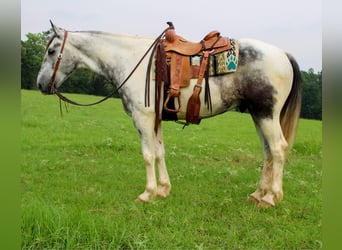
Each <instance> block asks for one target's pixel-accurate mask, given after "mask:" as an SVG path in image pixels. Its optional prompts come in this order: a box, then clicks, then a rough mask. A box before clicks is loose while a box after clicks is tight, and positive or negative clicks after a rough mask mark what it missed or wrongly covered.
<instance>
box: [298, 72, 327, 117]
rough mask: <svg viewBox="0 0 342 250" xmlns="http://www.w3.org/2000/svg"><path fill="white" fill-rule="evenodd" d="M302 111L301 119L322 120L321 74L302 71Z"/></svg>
mask: <svg viewBox="0 0 342 250" xmlns="http://www.w3.org/2000/svg"><path fill="white" fill-rule="evenodd" d="M301 73H302V79H303V90H302V96H303V97H302V110H301V117H302V118H308V119H319V120H321V119H322V72H318V73H317V74H316V73H315V72H314V70H313V69H309V70H308V72H305V71H302V72H301Z"/></svg>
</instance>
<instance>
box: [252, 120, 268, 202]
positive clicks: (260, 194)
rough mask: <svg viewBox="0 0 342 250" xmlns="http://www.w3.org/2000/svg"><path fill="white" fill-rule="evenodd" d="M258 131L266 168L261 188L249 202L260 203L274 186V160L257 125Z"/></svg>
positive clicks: (253, 194)
mask: <svg viewBox="0 0 342 250" xmlns="http://www.w3.org/2000/svg"><path fill="white" fill-rule="evenodd" d="M255 127H256V130H257V132H258V135H259V137H260V141H261V144H262V146H263V153H264V166H263V168H262V174H261V179H260V182H259V186H258V188H257V190H256V191H255V192H254V193H252V194H250V196H249V198H248V201H251V202H256V203H259V202H261V199H262V197H263V196H264V195H265V194H266V193H267V192H268V190H269V189H270V187H271V185H272V172H273V171H272V167H273V166H272V165H273V160H272V159H273V158H272V155H271V152H270V147H269V145H268V142H267V141H266V139H265V137H264V135H263V133H262V131H261V129H260V127H259V125H258V124H257V123H256V124H255Z"/></svg>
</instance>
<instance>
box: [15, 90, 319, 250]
mask: <svg viewBox="0 0 342 250" xmlns="http://www.w3.org/2000/svg"><path fill="white" fill-rule="evenodd" d="M68 96H70V97H72V98H74V99H76V100H78V101H80V102H91V101H94V100H98V97H93V96H85V95H71V94H70V95H68ZM21 106H22V111H21V112H22V131H21V150H22V154H21V162H22V164H21V186H22V202H21V211H22V219H21V233H22V248H23V249H321V248H322V232H321V231H322V123H321V122H320V121H309V120H301V121H300V124H299V130H298V134H297V140H296V143H295V145H294V148H293V150H292V152H291V154H290V156H289V159H288V160H287V163H286V166H285V170H284V200H283V202H282V203H281V204H280V205H279V206H277V207H276V208H273V209H264V210H260V209H257V208H256V207H255V205H254V204H251V203H247V202H246V198H247V195H248V194H250V193H252V192H253V191H254V190H255V188H256V186H257V183H258V181H259V178H260V171H261V166H262V152H261V146H260V144H259V139H258V137H257V134H256V132H255V128H254V125H253V122H252V120H251V118H250V116H249V115H247V114H240V113H236V112H228V113H225V114H223V115H220V116H217V117H214V118H211V119H207V120H203V121H202V123H201V125H200V126H196V125H193V126H190V127H187V128H185V129H184V130H183V129H182V126H180V125H178V124H176V123H174V122H167V123H164V125H163V127H164V139H165V146H166V163H167V165H168V170H169V174H170V177H171V183H172V191H171V195H170V197H169V198H168V199H165V200H156V201H153V202H150V203H147V204H136V203H134V199H135V198H136V196H137V195H138V194H140V193H141V192H142V191H143V190H144V185H145V169H144V165H143V159H142V154H141V148H140V141H139V137H138V134H137V132H136V131H135V129H134V127H133V125H132V121H131V119H130V117H128V116H127V115H126V114H125V113H124V111H123V108H122V105H121V100H117V99H111V100H109V101H107V102H105V103H102V104H100V105H97V106H95V107H75V106H69V107H68V110H69V112H68V113H66V112H65V111H64V116H63V117H61V115H60V112H59V103H58V101H57V97H53V96H43V95H41V94H40V93H39V92H37V91H24V90H23V91H22V102H21Z"/></svg>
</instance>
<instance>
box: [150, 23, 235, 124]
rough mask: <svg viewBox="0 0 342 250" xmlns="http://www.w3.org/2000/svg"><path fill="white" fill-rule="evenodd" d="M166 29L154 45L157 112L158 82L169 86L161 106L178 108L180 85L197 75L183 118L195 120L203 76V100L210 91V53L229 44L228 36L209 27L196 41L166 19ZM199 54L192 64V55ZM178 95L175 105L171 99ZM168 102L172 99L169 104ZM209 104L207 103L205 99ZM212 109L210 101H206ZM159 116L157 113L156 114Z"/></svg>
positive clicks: (189, 120)
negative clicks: (162, 37)
mask: <svg viewBox="0 0 342 250" xmlns="http://www.w3.org/2000/svg"><path fill="white" fill-rule="evenodd" d="M167 24H168V25H169V27H168V29H167V30H166V31H165V38H164V39H161V41H160V43H159V44H158V47H157V56H156V66H157V67H156V83H157V86H158V91H157V93H158V94H157V98H156V101H157V102H158V105H156V106H158V108H157V109H156V112H158V113H159V103H160V93H161V87H160V86H161V85H162V84H161V83H162V82H164V86H166V87H168V91H167V93H166V97H165V101H164V105H163V107H164V110H165V111H166V112H167V113H174V114H176V113H177V112H179V111H180V108H181V103H180V93H181V91H180V89H181V88H183V87H188V86H189V84H190V79H192V78H196V79H197V84H196V85H195V87H194V91H193V94H192V96H191V97H190V99H189V101H188V104H187V111H186V122H187V123H194V124H198V123H199V122H200V119H199V110H200V105H201V104H200V98H199V94H200V92H201V89H202V82H203V78H205V79H206V88H205V90H206V94H205V101H206V102H207V101H209V102H210V91H209V86H208V84H209V81H208V77H209V76H208V68H209V63H208V60H209V57H210V55H214V54H217V53H220V52H223V51H227V50H229V49H230V48H231V44H230V39H229V38H227V37H221V36H220V32H219V31H216V30H215V31H211V32H210V33H209V34H207V35H206V36H205V37H204V38H203V39H202V40H201V41H200V42H199V43H193V42H190V41H188V40H186V39H184V38H183V37H181V36H179V35H177V34H176V32H175V28H174V26H173V24H172V22H168V23H167ZM194 56H199V57H200V58H201V59H200V63H198V65H191V58H192V57H194ZM175 98H177V99H178V108H176V107H175V105H174V99H175ZM169 102H172V103H173V104H172V103H171V105H170V104H169ZM207 104H208V103H207ZM208 108H210V109H211V104H210V105H208ZM157 118H159V117H157Z"/></svg>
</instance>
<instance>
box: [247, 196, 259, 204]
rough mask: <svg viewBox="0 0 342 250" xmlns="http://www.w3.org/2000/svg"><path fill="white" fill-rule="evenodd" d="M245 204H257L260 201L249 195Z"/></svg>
mask: <svg viewBox="0 0 342 250" xmlns="http://www.w3.org/2000/svg"><path fill="white" fill-rule="evenodd" d="M247 202H250V203H256V204H258V203H259V202H260V200H259V199H257V198H256V197H254V196H252V195H250V196H248V197H247Z"/></svg>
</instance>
